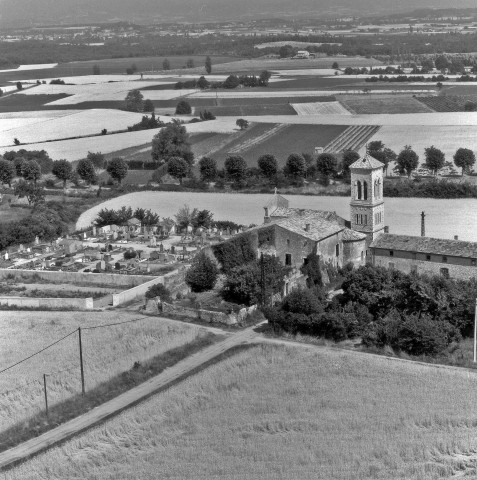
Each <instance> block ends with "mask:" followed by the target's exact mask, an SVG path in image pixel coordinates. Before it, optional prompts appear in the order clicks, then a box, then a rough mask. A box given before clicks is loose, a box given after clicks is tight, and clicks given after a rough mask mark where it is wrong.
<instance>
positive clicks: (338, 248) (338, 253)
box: [336, 243, 340, 257]
mask: <svg viewBox="0 0 477 480" xmlns="http://www.w3.org/2000/svg"><path fill="white" fill-rule="evenodd" d="M336 256H337V257H339V256H340V244H339V243H338V244H336Z"/></svg>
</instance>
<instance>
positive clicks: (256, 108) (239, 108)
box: [194, 100, 296, 117]
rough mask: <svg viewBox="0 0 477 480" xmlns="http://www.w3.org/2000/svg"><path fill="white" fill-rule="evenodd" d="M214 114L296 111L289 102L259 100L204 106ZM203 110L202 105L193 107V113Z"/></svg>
mask: <svg viewBox="0 0 477 480" xmlns="http://www.w3.org/2000/svg"><path fill="white" fill-rule="evenodd" d="M206 109H207V110H209V111H211V112H212V113H213V114H214V115H216V116H228V115H232V116H235V117H241V116H247V115H294V114H295V113H296V112H295V110H294V109H293V107H292V106H291V105H290V104H289V103H269V104H266V103H261V102H260V100H259V101H258V102H255V103H254V104H249V105H227V106H211V107H210V108H208V107H206ZM201 110H204V107H195V108H194V115H199V112H200V111H201Z"/></svg>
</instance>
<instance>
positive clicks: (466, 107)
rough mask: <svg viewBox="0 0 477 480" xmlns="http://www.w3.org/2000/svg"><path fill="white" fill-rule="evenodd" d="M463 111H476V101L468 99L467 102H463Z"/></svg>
mask: <svg viewBox="0 0 477 480" xmlns="http://www.w3.org/2000/svg"><path fill="white" fill-rule="evenodd" d="M464 111H465V112H477V103H475V102H471V101H470V100H469V101H468V102H465V105H464Z"/></svg>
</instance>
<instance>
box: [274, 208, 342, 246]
mask: <svg viewBox="0 0 477 480" xmlns="http://www.w3.org/2000/svg"><path fill="white" fill-rule="evenodd" d="M268 225H270V224H268ZM275 225H277V226H278V227H281V228H284V229H285V230H288V231H289V232H293V233H297V234H298V235H301V236H302V237H305V238H309V239H310V240H314V241H319V240H323V239H324V238H327V237H330V236H331V235H334V234H336V233H338V232H341V231H342V230H343V229H344V227H343V225H338V224H337V223H336V222H330V221H328V220H325V219H324V218H322V217H321V216H320V215H313V214H311V215H305V216H299V217H298V216H296V217H289V218H285V219H283V220H279V221H278V222H275ZM307 225H308V230H307Z"/></svg>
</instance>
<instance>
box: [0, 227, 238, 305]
mask: <svg viewBox="0 0 477 480" xmlns="http://www.w3.org/2000/svg"><path fill="white" fill-rule="evenodd" d="M237 233H239V232H238V231H232V230H224V231H222V230H217V229H205V228H199V229H196V230H195V231H194V232H193V231H192V228H188V229H186V230H185V231H184V232H183V233H182V234H181V235H179V234H177V233H176V227H175V225H172V224H167V225H166V224H164V222H162V223H159V224H158V225H154V226H150V227H146V226H143V225H141V222H139V221H138V220H137V219H135V218H132V219H130V220H128V221H127V223H126V224H125V225H121V226H118V225H107V226H103V227H94V226H92V227H90V228H89V229H87V230H84V231H81V232H76V233H75V234H73V235H68V236H66V237H64V238H58V239H56V240H55V241H52V242H42V241H40V239H39V238H38V237H36V239H35V241H34V242H33V244H30V245H19V246H18V247H12V248H9V249H8V250H6V251H5V252H3V254H2V258H1V261H0V308H31V309H53V310H55V309H72V310H92V309H96V308H102V307H107V306H113V307H115V306H119V305H123V304H125V303H128V302H131V301H135V300H137V299H139V298H143V297H144V294H145V292H146V291H147V289H148V288H149V287H151V286H153V285H155V284H157V283H161V284H164V285H166V286H167V287H168V288H169V289H170V290H171V291H173V292H174V293H175V294H177V293H178V292H180V293H181V294H186V293H188V292H189V288H188V286H187V285H186V284H185V282H184V272H185V270H186V267H187V266H188V265H189V264H190V261H191V260H192V259H193V257H194V256H195V255H196V254H197V253H198V252H199V251H200V250H202V249H203V248H206V247H209V246H211V245H213V244H215V243H219V242H221V241H224V240H225V239H227V238H230V237H231V236H233V235H235V234H237Z"/></svg>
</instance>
